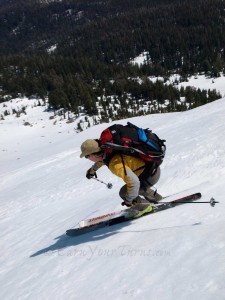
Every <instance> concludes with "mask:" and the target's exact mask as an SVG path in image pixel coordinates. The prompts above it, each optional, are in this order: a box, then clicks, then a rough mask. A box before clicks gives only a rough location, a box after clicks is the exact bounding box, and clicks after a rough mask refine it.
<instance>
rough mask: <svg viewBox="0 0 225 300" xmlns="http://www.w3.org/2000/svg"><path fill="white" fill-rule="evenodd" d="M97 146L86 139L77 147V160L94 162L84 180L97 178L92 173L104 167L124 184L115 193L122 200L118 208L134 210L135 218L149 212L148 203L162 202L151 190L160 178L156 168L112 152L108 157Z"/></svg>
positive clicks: (137, 159) (150, 207)
mask: <svg viewBox="0 0 225 300" xmlns="http://www.w3.org/2000/svg"><path fill="white" fill-rule="evenodd" d="M99 145H100V143H99V140H97V139H96V140H94V139H88V140H86V141H84V142H83V143H82V145H81V155H80V157H81V158H83V157H85V158H87V159H89V160H90V161H92V162H94V164H93V165H92V167H91V168H90V169H88V170H87V173H86V177H87V179H91V178H93V177H97V175H96V171H97V170H98V169H99V168H100V167H102V166H103V165H106V166H108V168H109V170H110V171H111V172H112V173H113V174H115V175H116V176H118V177H120V178H122V179H123V181H124V182H125V185H124V186H122V188H121V189H120V192H119V195H120V197H121V198H122V199H123V202H122V205H126V206H127V207H132V208H133V209H134V210H135V211H138V214H137V215H135V217H139V216H141V215H143V214H145V213H147V212H150V211H152V209H153V208H152V206H151V204H150V202H151V203H157V202H158V201H159V200H161V199H162V196H161V195H160V194H158V193H157V192H156V191H154V190H153V189H151V187H152V186H153V185H155V183H156V182H158V180H159V178H160V167H154V166H153V165H152V164H149V163H146V162H145V161H144V160H142V159H141V158H138V157H135V156H132V155H128V154H124V153H115V154H113V155H111V156H110V157H108V155H107V154H106V153H105V152H104V150H102V149H101V148H100V146H99ZM141 196H143V197H144V198H143V197H141Z"/></svg>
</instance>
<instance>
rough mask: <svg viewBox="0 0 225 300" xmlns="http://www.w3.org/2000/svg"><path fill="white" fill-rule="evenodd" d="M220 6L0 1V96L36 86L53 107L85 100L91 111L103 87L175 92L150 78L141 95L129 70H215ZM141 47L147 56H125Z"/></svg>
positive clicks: (126, 0)
mask: <svg viewBox="0 0 225 300" xmlns="http://www.w3.org/2000/svg"><path fill="white" fill-rule="evenodd" d="M224 8H225V7H224V2H223V0H200V1H194V0H186V1H185V0H170V1H169V0H159V1H158V0H157V1H156V0H136V1H134V0H123V1H119V0H111V1H109V0H108V1H107V0H106V1H94V0H93V1H88V0H82V1H81V0H77V1H74V0H73V1H69V0H64V1H61V2H51V3H50V4H48V5H47V4H45V5H44V4H40V3H39V2H38V1H32V0H30V1H22V0H19V1H10V2H9V3H8V4H7V3H4V2H3V4H1V2H0V28H1V29H0V30H1V31H0V73H1V77H0V85H1V99H2V100H3V96H4V95H11V96H15V95H17V94H18V93H21V94H23V95H27V96H29V95H32V94H38V95H39V96H40V97H42V98H44V97H46V96H49V100H50V103H51V105H52V106H53V107H54V108H55V109H56V108H59V107H65V108H67V109H71V110H74V111H75V110H76V109H77V106H78V105H85V107H86V108H87V110H88V112H89V113H95V112H96V107H95V101H96V99H97V97H98V96H101V95H105V94H106V95H117V96H119V97H122V96H123V95H126V93H130V94H132V97H133V98H135V99H138V97H141V98H142V99H144V98H145V99H146V100H148V98H149V97H150V98H149V99H150V100H151V99H158V101H159V102H160V101H162V100H161V99H169V98H170V97H171V98H174V97H175V96H174V95H173V96H172V94H176V97H178V96H179V95H177V93H180V96H182V95H181V94H182V92H181V91H178V90H177V89H175V88H174V92H173V93H172V92H171V91H172V90H173V88H172V87H171V91H168V88H167V87H163V84H161V85H160V86H159V84H158V85H157V84H152V83H150V82H148V85H149V89H150V90H149V92H148V93H149V94H150V95H146V93H145V92H144V90H145V89H146V87H144V85H145V84H144V83H142V84H138V83H137V81H135V80H130V79H128V78H137V77H140V78H142V79H143V80H144V82H146V80H145V78H146V76H150V75H155V76H158V75H161V76H163V77H167V76H169V75H170V74H171V73H174V72H177V73H179V74H181V75H182V77H183V78H185V77H187V76H189V75H191V74H195V73H197V72H202V73H204V74H206V75H208V76H211V77H216V76H219V73H220V72H224V69H225V62H224V61H225V60H224V56H225V34H224V32H225V26H224V23H225V9H224ZM53 45H56V46H57V47H56V50H55V51H54V52H53V53H48V52H47V49H48V48H49V47H50V46H53ZM144 50H145V51H147V52H148V53H149V54H148V63H147V64H145V65H143V66H142V67H141V68H138V67H137V66H132V65H131V64H129V60H130V59H131V58H133V57H135V56H137V55H139V54H140V53H141V52H143V51H144ZM142 89H143V90H142ZM175 90H176V91H175ZM168 93H170V94H168ZM217 96H218V95H217ZM178 98H179V97H178ZM214 98H215V95H214ZM2 100H1V101H2ZM202 101H203V100H202ZM204 101H206V100H204ZM204 101H203V102H204ZM200 102H201V101H200Z"/></svg>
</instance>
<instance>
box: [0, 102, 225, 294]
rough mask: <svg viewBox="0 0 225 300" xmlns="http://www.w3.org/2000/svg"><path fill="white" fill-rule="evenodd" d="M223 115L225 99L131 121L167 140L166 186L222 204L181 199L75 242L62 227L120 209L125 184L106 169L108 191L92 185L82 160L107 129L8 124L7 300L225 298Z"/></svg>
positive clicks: (0, 164)
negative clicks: (87, 145) (84, 148)
mask: <svg viewBox="0 0 225 300" xmlns="http://www.w3.org/2000/svg"><path fill="white" fill-rule="evenodd" d="M40 110H41V108H40ZM224 116H225V98H223V99H220V100H218V101H215V102H213V103H210V104H207V105H205V106H202V107H199V108H196V109H194V110H191V111H187V112H180V113H168V114H160V115H149V116H145V117H136V118H132V119H129V121H130V122H133V123H134V124H136V125H138V126H142V127H149V128H151V129H152V130H153V131H154V132H156V133H157V134H158V135H159V136H160V137H161V138H164V139H166V141H167V142H166V144H167V154H166V158H165V160H164V163H163V165H162V168H161V169H162V174H161V179H160V181H159V182H158V184H157V186H156V187H157V189H158V192H160V193H161V194H162V195H164V196H166V195H171V194H174V193H178V194H177V195H176V196H177V197H178V196H183V195H187V194H190V193H194V192H201V193H202V199H201V201H209V200H210V198H211V197H214V198H215V199H216V200H217V201H219V202H220V203H218V204H217V205H216V206H215V207H214V208H213V207H211V206H210V205H209V204H200V203H199V204H197V203H193V204H185V205H182V206H179V207H175V208H172V209H169V210H166V211H163V212H159V213H156V214H154V215H149V216H146V217H143V218H141V219H138V220H135V221H133V222H130V223H127V224H121V225H116V226H112V227H109V228H105V229H101V230H99V231H95V232H92V233H89V234H86V235H83V236H80V237H76V238H69V237H68V236H66V235H65V231H66V230H67V229H69V228H72V227H76V226H77V224H78V222H79V221H81V220H82V219H85V218H89V217H94V216H98V215H101V214H105V213H107V212H111V211H114V210H118V209H121V208H122V207H121V205H120V202H121V199H120V198H119V196H118V191H119V189H120V187H121V186H122V185H123V182H122V181H121V180H120V179H119V178H117V177H115V176H114V175H113V174H111V173H110V172H109V170H108V169H107V167H103V168H101V169H100V170H99V171H98V178H99V179H100V180H103V181H105V182H106V183H108V182H111V183H112V184H113V188H112V189H110V190H109V189H107V187H106V186H105V185H104V184H101V183H99V182H97V181H95V180H93V179H92V180H87V179H86V177H85V174H86V171H87V169H88V168H90V166H91V163H90V162H89V161H88V160H87V159H80V157H79V155H80V144H81V143H82V142H83V141H84V140H85V139H87V138H98V137H99V135H100V132H101V131H102V130H103V129H105V128H106V127H107V126H108V124H101V125H98V126H94V127H91V128H90V129H88V130H86V131H83V132H81V133H79V134H78V133H76V132H75V131H74V130H73V125H71V124H65V126H62V127H61V128H59V127H57V126H53V125H52V123H50V122H49V120H47V119H44V118H41V116H40V115H39V114H38V116H36V122H35V121H34V119H35V115H33V116H32V118H33V119H32V120H33V121H32V124H33V126H24V125H23V124H21V122H20V121H19V120H18V119H16V118H14V119H12V118H11V119H10V118H9V119H6V120H3V121H0V152H1V155H0V206H1V210H0V236H1V237H0V241H1V255H0V263H1V269H0V286H1V289H0V299H4V300H15V299H16V300H18V299H20V300H24V299H29V300H32V299H38V300H39V299H43V300H45V299H57V300H61V299H62V300H64V299H66V300H68V299H72V300H73V299H82V300H83V299H84V300H86V299H88V300H90V299H104V300H112V299H116V300H126V299H129V300H130V299H144V300H145V299H151V300H156V299H157V300H158V299H163V300H174V299H180V300H190V299H192V300H200V299H204V300H221V299H225V284H224V282H225V234H224V225H225V216H224V215H225V200H224V195H225V138H224V136H225V135H224V132H225V121H224ZM126 122H127V120H123V121H119V123H121V124H126ZM117 123H118V122H117ZM172 198H173V197H171V198H168V199H172ZM167 201H168V200H167Z"/></svg>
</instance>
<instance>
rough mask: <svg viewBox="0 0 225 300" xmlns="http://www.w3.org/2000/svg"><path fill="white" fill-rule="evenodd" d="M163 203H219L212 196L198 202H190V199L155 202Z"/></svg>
mask: <svg viewBox="0 0 225 300" xmlns="http://www.w3.org/2000/svg"><path fill="white" fill-rule="evenodd" d="M161 203H162V204H164V203H170V204H179V203H191V204H197V203H209V204H210V205H211V206H212V207H214V206H215V204H216V203H219V202H218V201H215V199H214V198H211V199H210V201H199V202H192V201H188V200H183V201H182V200H181V201H179V202H173V201H171V202H162V201H159V202H158V203H157V204H161Z"/></svg>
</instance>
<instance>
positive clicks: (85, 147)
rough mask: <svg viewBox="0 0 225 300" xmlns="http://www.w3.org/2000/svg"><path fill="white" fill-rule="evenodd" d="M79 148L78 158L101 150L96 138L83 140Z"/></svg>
mask: <svg viewBox="0 0 225 300" xmlns="http://www.w3.org/2000/svg"><path fill="white" fill-rule="evenodd" d="M80 149H81V155H80V158H82V157H84V156H86V155H89V154H92V153H96V152H99V151H101V148H100V147H99V145H98V142H96V140H92V139H89V140H86V141H84V142H83V143H82V144H81V147H80Z"/></svg>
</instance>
